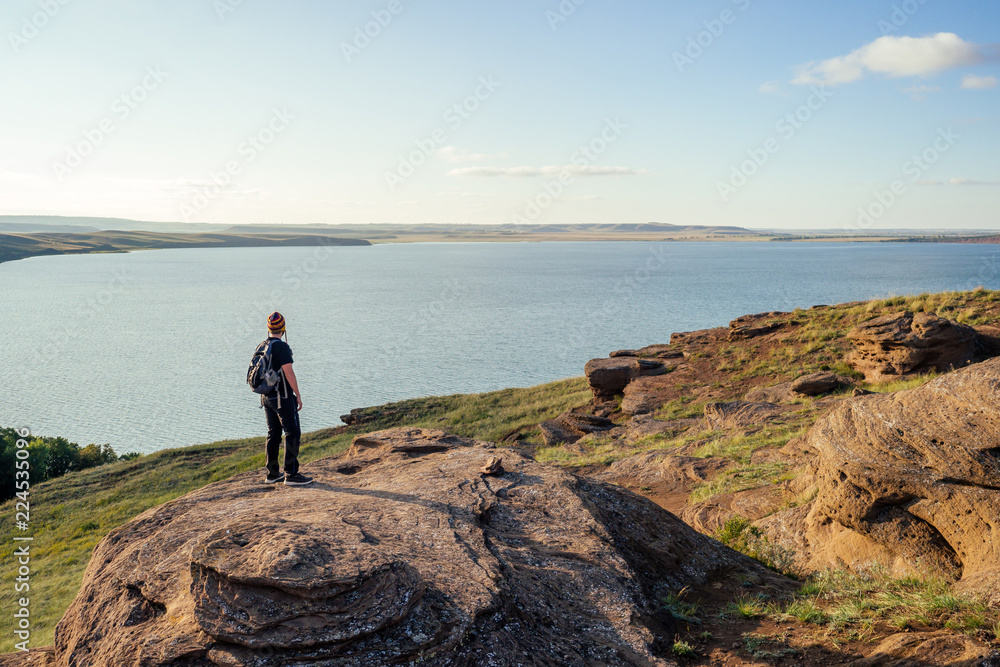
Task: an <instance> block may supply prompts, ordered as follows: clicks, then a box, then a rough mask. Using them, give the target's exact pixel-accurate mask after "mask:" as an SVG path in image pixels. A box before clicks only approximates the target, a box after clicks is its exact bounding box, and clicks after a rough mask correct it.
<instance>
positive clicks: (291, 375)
mask: <svg viewBox="0 0 1000 667" xmlns="http://www.w3.org/2000/svg"><path fill="white" fill-rule="evenodd" d="M281 374H282V375H284V376H285V381H286V382H287V383H288V386H289V387H291V388H292V391H294V392H295V398H296V400H297V401H298V408H297V409H299V410H301V409H302V394H300V393H299V382H298V380H296V379H295V371H293V370H292V365H291V364H285V365H284V366H282V367H281Z"/></svg>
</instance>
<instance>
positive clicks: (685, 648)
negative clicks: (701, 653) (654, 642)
mask: <svg viewBox="0 0 1000 667" xmlns="http://www.w3.org/2000/svg"><path fill="white" fill-rule="evenodd" d="M673 652H674V655H676V656H677V657H678V658H697V657H698V652H697V651H695V650H694V648H692V647H691V645H690V644H688V643H687V642H686V641H682V640H680V639H678V640H677V641H675V642H674V645H673Z"/></svg>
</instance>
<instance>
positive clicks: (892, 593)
mask: <svg viewBox="0 0 1000 667" xmlns="http://www.w3.org/2000/svg"><path fill="white" fill-rule="evenodd" d="M776 616H777V617H779V618H795V619H797V620H799V621H801V622H804V623H813V624H816V625H824V626H826V630H827V633H828V635H833V636H840V637H844V638H848V639H862V640H863V639H865V638H866V637H870V636H872V635H873V633H874V632H875V630H876V629H877V628H879V626H884V627H885V628H892V629H895V630H907V629H913V628H922V627H929V628H932V629H939V628H946V629H949V630H955V631H957V632H964V633H966V634H970V635H975V636H978V637H980V638H982V639H984V640H986V641H997V640H998V639H1000V636H998V633H997V631H998V630H1000V610H997V609H993V608H990V607H989V606H988V605H986V604H985V603H984V602H982V601H981V600H978V599H977V598H975V597H971V596H965V595H960V594H956V593H954V592H953V591H952V590H951V585H950V584H949V583H948V582H947V581H944V580H942V579H937V578H934V577H918V576H905V577H898V576H893V575H892V574H891V573H890V572H889V571H888V570H887V569H886V568H884V567H881V566H872V567H869V568H867V569H865V570H862V571H860V572H848V571H845V570H830V571H824V572H818V573H816V574H814V575H812V576H811V577H810V578H809V579H808V580H807V581H806V583H805V584H804V585H803V586H802V588H801V589H800V590H799V591H798V593H797V594H796V595H795V597H794V599H793V600H792V601H791V602H790V603H789V604H788V605H787V606H786V607H785V609H784V610H782V611H780V612H778V613H776Z"/></svg>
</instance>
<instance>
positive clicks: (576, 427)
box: [538, 412, 615, 447]
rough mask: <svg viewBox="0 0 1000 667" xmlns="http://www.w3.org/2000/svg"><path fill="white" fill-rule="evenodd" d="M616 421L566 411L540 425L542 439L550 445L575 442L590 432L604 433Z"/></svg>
mask: <svg viewBox="0 0 1000 667" xmlns="http://www.w3.org/2000/svg"><path fill="white" fill-rule="evenodd" d="M614 425H615V423H614V422H613V421H611V420H610V419H605V418H604V417H596V416H594V415H586V414H580V413H576V412H564V413H562V414H561V415H559V416H558V417H556V418H555V419H549V420H546V421H543V422H542V423H541V424H539V425H538V428H539V429H540V430H541V431H542V439H543V440H544V442H545V444H546V445H547V446H549V447H552V446H554V445H559V444H563V443H573V442H576V441H577V440H579V439H580V438H582V437H583V436H585V435H588V434H590V433H602V432H604V431H608V430H610V429H611V428H613V427H614Z"/></svg>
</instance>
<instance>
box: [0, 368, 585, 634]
mask: <svg viewBox="0 0 1000 667" xmlns="http://www.w3.org/2000/svg"><path fill="white" fill-rule="evenodd" d="M590 396H591V393H590V391H589V390H588V388H587V383H586V380H584V379H583V378H574V379H571V380H563V381H560V382H553V383H550V384H545V385H540V386H537V387H530V388H527V389H505V390H502V391H494V392H489V393H485V394H459V395H454V396H436V397H430V398H421V399H415V400H411V401H401V402H399V403H393V404H391V405H388V406H382V407H381V408H378V409H374V408H373V409H371V410H370V411H368V412H369V413H370V414H372V415H375V414H376V413H380V412H381V413H384V416H382V417H376V418H375V420H374V421H373V422H371V423H368V424H364V425H363V426H358V427H353V428H348V429H345V432H343V433H334V432H333V429H325V430H322V431H316V432H313V433H307V434H304V435H303V438H302V445H301V449H300V460H301V461H302V463H303V464H308V463H309V462H310V461H314V460H316V459H318V458H321V457H324V456H329V455H332V454H339V453H341V452H343V451H345V450H346V449H347V447H348V446H349V445H350V442H351V440H352V439H353V438H354V436H355V435H358V434H360V433H368V432H371V431H376V430H380V429H383V428H390V427H393V426H402V425H409V426H422V427H426V428H441V429H444V430H448V431H450V432H452V433H457V434H458V435H463V436H467V437H473V438H477V439H481V440H498V439H499V438H501V437H503V436H504V435H506V434H508V433H511V432H512V431H515V430H517V429H524V428H527V427H530V426H532V425H534V424H537V423H538V422H539V421H543V420H545V419H551V418H552V417H555V416H556V415H558V414H560V413H561V412H564V411H565V410H567V409H569V408H571V407H575V406H578V405H582V404H583V403H586V402H587V401H588V400H589V399H590ZM260 427H261V431H262V432H263V431H264V430H265V427H264V423H263V416H262V417H261V423H260ZM263 466H264V447H263V437H261V438H251V439H246V440H226V441H222V442H215V443H211V444H207V445H197V446H194V447H183V448H177V449H170V450H163V451H159V452H156V453H154V454H150V455H148V456H143V457H140V458H138V459H134V460H131V461H121V462H118V463H112V464H108V465H104V466H101V467H99V468H90V469H87V470H82V471H79V472H73V473H69V474H67V475H65V476H63V477H59V478H57V479H53V480H49V481H47V482H43V483H41V484H38V485H37V486H33V487H32V489H31V495H30V499H31V522H30V525H31V530H30V533H31V535H32V536H33V537H34V541H33V542H32V543H31V568H32V579H31V619H32V621H31V627H32V639H31V645H32V646H44V645H46V644H51V643H52V641H53V632H54V630H55V624H56V622H57V621H58V620H59V618H60V617H61V616H62V614H63V612H64V611H65V610H66V607H68V606H69V604H70V602H72V600H73V598H74V597H76V593H77V591H78V590H79V588H80V581H81V579H82V577H83V571H84V569H85V568H86V566H87V563H88V561H89V559H90V554H91V551H93V549H94V547H95V546H96V545H97V543H98V542H99V541H100V540H101V539H102V538H103V537H104V536H105V535H106V534H107V533H108V532H109V531H110V530H112V529H113V528H115V527H117V526H120V525H122V524H124V523H126V522H127V521H129V520H130V519H132V518H133V517H135V516H137V515H138V514H140V513H142V512H143V511H145V510H147V509H149V508H151V507H155V506H157V505H160V504H162V503H164V502H167V501H168V500H172V499H174V498H177V497H179V496H182V495H184V494H185V493H187V492H189V491H192V490H194V489H198V488H201V487H202V486H205V485H206V484H209V483H211V482H214V481H218V480H220V479H225V478H228V477H231V476H232V475H235V474H237V473H241V472H245V471H247V470H254V469H258V468H263ZM307 470H308V468H307ZM0 532H2V534H4V535H7V536H11V535H13V533H14V506H13V503H12V502H8V503H4V504H3V505H2V506H0ZM13 550H14V542H13V541H12V540H9V539H7V540H5V541H4V542H3V543H0V608H2V609H14V608H15V598H16V597H19V596H20V594H16V593H15V592H14V576H15V568H14V567H13V565H12V563H13V559H12V554H13ZM12 630H13V626H12V623H11V619H10V617H9V615H8V617H7V618H4V619H3V622H2V623H0V653H3V652H9V651H12V650H14V639H13V635H12Z"/></svg>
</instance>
